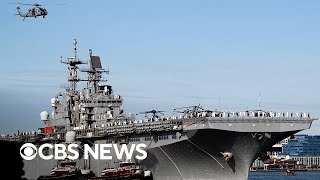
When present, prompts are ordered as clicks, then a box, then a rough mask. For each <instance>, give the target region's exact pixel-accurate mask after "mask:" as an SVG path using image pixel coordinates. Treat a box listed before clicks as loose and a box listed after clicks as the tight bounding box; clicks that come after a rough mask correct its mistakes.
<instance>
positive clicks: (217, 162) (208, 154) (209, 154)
mask: <svg viewBox="0 0 320 180" xmlns="http://www.w3.org/2000/svg"><path fill="white" fill-rule="evenodd" d="M187 141H189V142H190V143H191V144H193V145H194V146H196V147H197V148H199V149H200V150H201V151H203V152H204V153H206V154H207V155H208V156H210V157H211V158H212V159H213V160H215V161H216V162H217V163H218V164H219V165H220V166H221V168H223V169H224V167H223V166H222V164H221V163H220V162H219V161H218V160H217V159H216V158H214V157H213V156H212V155H211V154H209V153H208V152H207V151H205V150H204V149H202V148H201V147H199V146H198V145H196V144H195V143H193V142H192V141H190V140H189V139H188V140H187Z"/></svg>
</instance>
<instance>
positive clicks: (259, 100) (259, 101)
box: [258, 91, 261, 110]
mask: <svg viewBox="0 0 320 180" xmlns="http://www.w3.org/2000/svg"><path fill="white" fill-rule="evenodd" d="M258 103H259V104H258V106H259V110H261V93H260V91H259V99H258Z"/></svg>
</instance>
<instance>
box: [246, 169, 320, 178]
mask: <svg viewBox="0 0 320 180" xmlns="http://www.w3.org/2000/svg"><path fill="white" fill-rule="evenodd" d="M294 173H295V174H296V175H295V176H284V174H285V172H249V178H248V180H275V179H277V180H278V179H279V180H281V179H283V180H287V179H288V180H291V179H292V180H319V179H320V171H298V172H294Z"/></svg>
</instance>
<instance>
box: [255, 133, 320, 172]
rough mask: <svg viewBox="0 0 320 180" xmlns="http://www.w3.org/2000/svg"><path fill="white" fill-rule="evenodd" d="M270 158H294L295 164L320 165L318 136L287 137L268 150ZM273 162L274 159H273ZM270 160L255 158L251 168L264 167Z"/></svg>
mask: <svg viewBox="0 0 320 180" xmlns="http://www.w3.org/2000/svg"><path fill="white" fill-rule="evenodd" d="M267 155H268V157H269V158H270V159H282V160H295V161H296V165H299V167H306V168H319V167H320V136H309V135H304V134H299V135H294V136H291V137H288V138H286V139H284V140H282V141H280V142H279V143H277V144H275V145H274V146H273V147H272V148H271V149H270V150H269V151H268V152H267ZM274 162H275V161H274ZM281 163H282V162H281ZM267 164H269V165H270V164H273V163H270V161H268V160H267V161H264V162H263V161H261V160H259V159H256V160H255V161H254V163H253V164H252V167H251V169H264V170H266V167H265V165H267Z"/></svg>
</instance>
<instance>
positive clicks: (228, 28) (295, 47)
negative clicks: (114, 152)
mask: <svg viewBox="0 0 320 180" xmlns="http://www.w3.org/2000/svg"><path fill="white" fill-rule="evenodd" d="M10 2H12V1H3V2H1V4H2V5H1V11H0V21H1V32H2V33H1V35H0V36H1V41H0V49H1V57H2V58H1V59H2V60H1V71H0V81H1V85H0V98H1V101H0V114H1V119H0V133H1V134H2V133H11V132H16V131H17V130H33V129H36V128H37V127H40V126H43V124H42V122H40V120H39V113H40V112H41V111H43V110H47V111H51V109H50V104H49V103H50V99H51V98H52V97H54V95H55V94H56V93H57V92H59V91H61V90H62V89H61V88H60V85H61V84H63V83H65V82H66V76H67V68H66V67H65V66H64V65H62V64H60V62H59V60H60V56H63V57H68V56H71V55H72V39H74V38H77V39H78V50H79V51H78V55H79V57H81V58H82V59H84V60H86V59H87V57H88V49H89V48H91V49H93V54H96V55H99V56H101V58H102V61H103V62H102V63H103V66H104V67H109V68H110V75H109V83H110V84H112V85H113V86H114V90H115V92H116V93H118V94H120V95H122V96H123V97H124V99H125V101H124V105H125V112H126V113H129V112H132V113H136V112H140V111H144V110H149V109H159V110H166V111H169V112H170V111H171V110H172V109H173V108H175V107H179V106H186V105H194V104H199V103H200V104H202V105H203V106H204V107H206V108H208V109H216V108H218V107H219V100H218V99H219V97H220V107H221V109H222V110H230V111H235V110H246V109H257V108H258V94H259V92H260V93H261V107H262V109H264V110H272V111H293V112H301V111H307V112H311V114H312V115H313V116H316V117H320V95H319V92H320V83H319V80H318V79H319V77H320V71H319V67H320V51H319V50H320V36H319V35H320V33H319V32H320V24H319V19H320V11H319V7H320V2H319V1H295V0H287V1H264V2H262V1H228V0H226V1H204V0H201V1H188V0H183V1H182V0H174V1H172V0H162V1H147V0H119V1H118V0H117V1H115V0H100V1H99V0H96V1H75V0H71V1H66V0H57V1H49V0H48V1H44V0H41V1H37V2H38V3H40V4H41V3H42V4H50V3H51V4H53V3H66V5H64V6H47V7H46V8H47V10H48V13H49V14H48V16H47V17H46V18H45V19H43V18H41V17H38V18H37V19H34V18H29V19H26V20H25V21H22V18H19V17H18V16H14V15H13V14H15V13H16V11H15V7H16V6H15V5H12V4H8V3H10ZM23 3H34V1H23ZM27 8H28V7H26V6H25V7H22V10H24V11H26V10H27ZM319 128H320V123H318V122H315V123H314V124H313V126H312V128H311V129H310V130H308V131H306V132H304V133H308V134H320V133H319Z"/></svg>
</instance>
